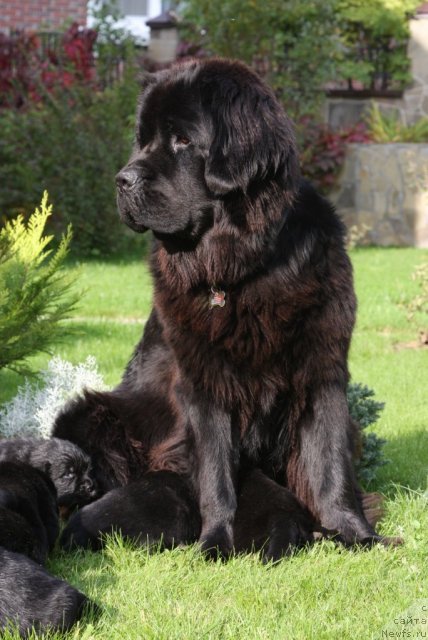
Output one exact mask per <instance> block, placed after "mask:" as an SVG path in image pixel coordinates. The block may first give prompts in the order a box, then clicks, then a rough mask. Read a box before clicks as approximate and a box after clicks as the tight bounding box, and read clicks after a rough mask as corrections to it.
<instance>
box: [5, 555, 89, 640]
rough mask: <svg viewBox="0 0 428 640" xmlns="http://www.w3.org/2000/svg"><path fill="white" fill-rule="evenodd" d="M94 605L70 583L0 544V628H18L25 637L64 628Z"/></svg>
mask: <svg viewBox="0 0 428 640" xmlns="http://www.w3.org/2000/svg"><path fill="white" fill-rule="evenodd" d="M91 609H93V610H94V613H96V612H97V611H96V609H97V608H96V606H95V605H94V604H93V603H91V602H90V601H89V600H88V598H87V597H86V596H85V595H84V594H83V593H80V591H77V589H74V588H73V587H72V586H70V585H69V584H67V583H66V582H64V581H63V580H59V579H58V578H54V577H53V576H51V575H50V574H49V573H48V572H47V571H46V570H45V569H44V568H43V567H40V566H39V565H38V564H36V563H35V562H33V561H32V560H29V559H28V558H26V557H25V556H23V555H21V554H20V553H13V552H11V551H7V550H6V549H2V548H1V547H0V631H4V630H5V629H7V628H9V629H15V628H18V629H19V633H20V635H21V636H23V637H25V636H27V635H28V634H29V633H30V632H31V629H32V628H33V627H34V628H35V629H36V630H37V631H38V632H40V633H42V632H47V631H49V630H52V631H67V630H69V629H70V628H71V627H72V626H73V624H74V623H75V622H77V621H78V620H80V618H82V616H83V615H85V613H86V612H89V611H90V610H91Z"/></svg>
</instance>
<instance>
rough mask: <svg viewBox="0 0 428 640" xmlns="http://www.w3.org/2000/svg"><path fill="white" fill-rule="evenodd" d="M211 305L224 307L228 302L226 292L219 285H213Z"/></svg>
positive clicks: (209, 299)
mask: <svg viewBox="0 0 428 640" xmlns="http://www.w3.org/2000/svg"><path fill="white" fill-rule="evenodd" d="M208 301H209V303H210V307H211V308H213V307H224V305H225V304H226V292H225V291H223V290H222V289H218V288H217V287H211V291H210V295H209V298H208Z"/></svg>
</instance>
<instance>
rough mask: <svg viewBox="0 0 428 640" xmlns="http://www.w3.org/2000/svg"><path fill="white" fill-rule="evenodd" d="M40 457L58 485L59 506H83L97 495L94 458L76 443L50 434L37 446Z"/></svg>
mask: <svg viewBox="0 0 428 640" xmlns="http://www.w3.org/2000/svg"><path fill="white" fill-rule="evenodd" d="M37 458H38V463H39V464H38V466H39V467H43V468H44V470H45V472H46V473H47V474H48V475H49V477H50V478H51V480H52V482H53V483H54V485H55V487H56V490H57V493H58V504H59V505H60V506H68V507H71V506H75V505H77V506H80V505H83V504H87V503H88V502H92V500H94V499H95V498H96V497H97V495H98V491H97V486H96V483H95V480H94V478H93V477H92V465H91V460H90V458H89V456H88V455H86V453H84V451H82V449H80V447H78V446H77V445H75V444H73V443H72V442H69V441H68V440H61V439H59V438H51V439H50V440H46V441H45V442H44V443H43V444H42V445H40V446H39V447H38V450H37ZM34 462H36V461H35V460H34Z"/></svg>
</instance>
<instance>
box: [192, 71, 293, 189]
mask: <svg viewBox="0 0 428 640" xmlns="http://www.w3.org/2000/svg"><path fill="white" fill-rule="evenodd" d="M235 67H236V68H235ZM232 70H234V71H235V73H234V74H231V73H230V74H224V70H222V69H221V68H219V69H218V73H217V74H214V77H213V74H210V75H211V77H207V78H206V79H205V82H203V88H202V104H203V107H204V108H205V110H207V111H208V112H209V113H210V116H211V120H212V136H213V138H212V144H211V147H210V150H209V153H208V158H207V160H206V164H205V181H206V184H207V186H208V188H209V189H210V191H212V192H213V193H214V194H215V195H225V194H226V193H229V192H230V191H234V190H237V189H240V190H242V191H243V192H244V193H245V192H246V191H247V189H248V187H249V185H250V184H251V183H252V182H254V181H255V180H265V179H271V180H274V181H276V182H277V183H278V184H279V186H280V187H281V188H283V189H285V190H287V191H294V189H295V188H296V185H297V181H298V178H299V160H298V154H297V148H296V142H295V137H294V132H293V126H292V124H291V122H290V120H289V119H288V117H287V116H286V114H285V113H284V111H283V109H282V107H281V106H280V104H279V102H278V101H277V99H276V98H275V96H274V94H273V93H272V92H271V90H270V89H268V88H267V87H266V86H265V85H264V84H263V83H262V82H261V80H260V79H259V78H258V77H257V76H256V75H255V74H253V73H252V72H250V71H249V70H248V69H247V68H246V67H244V66H241V65H234V68H233V69H232ZM222 71H223V73H222Z"/></svg>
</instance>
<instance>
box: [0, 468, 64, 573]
mask: <svg viewBox="0 0 428 640" xmlns="http://www.w3.org/2000/svg"><path fill="white" fill-rule="evenodd" d="M58 531H59V526H58V507H57V501H56V490H55V486H54V485H53V483H52V481H51V480H50V479H49V478H48V476H47V475H46V474H44V473H43V472H42V471H40V470H39V469H34V468H33V467H31V466H30V465H27V464H24V463H22V462H1V463H0V546H2V547H5V548H6V549H9V550H11V551H19V552H21V553H24V554H28V555H29V556H30V557H31V558H33V559H34V560H36V561H37V562H40V563H43V562H44V561H45V559H46V554H47V552H48V551H49V550H50V549H51V548H52V547H53V545H54V543H55V540H56V538H57V536H58Z"/></svg>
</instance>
